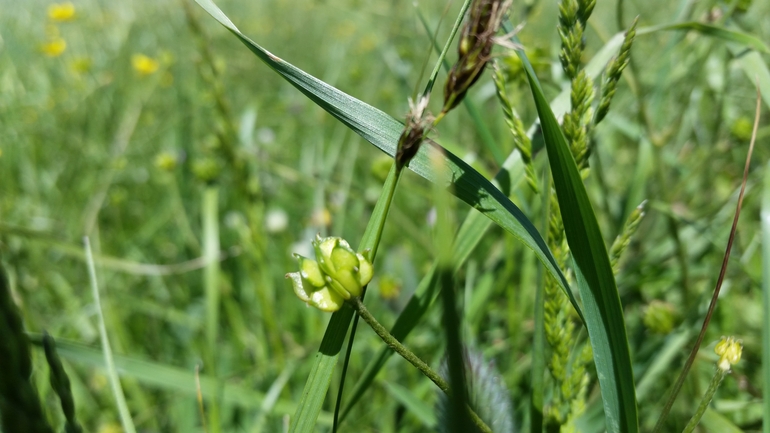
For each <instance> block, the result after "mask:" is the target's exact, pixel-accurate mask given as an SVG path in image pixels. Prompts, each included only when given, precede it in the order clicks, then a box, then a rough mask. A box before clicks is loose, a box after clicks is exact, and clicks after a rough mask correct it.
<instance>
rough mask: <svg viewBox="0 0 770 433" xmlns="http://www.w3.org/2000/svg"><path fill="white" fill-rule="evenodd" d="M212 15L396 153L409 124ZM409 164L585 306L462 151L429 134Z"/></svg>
mask: <svg viewBox="0 0 770 433" xmlns="http://www.w3.org/2000/svg"><path fill="white" fill-rule="evenodd" d="M195 1H196V2H197V3H198V4H199V5H200V6H201V7H203V8H204V9H205V10H206V11H207V12H208V13H209V14H211V16H213V17H214V18H216V19H217V21H219V22H220V24H222V25H223V26H225V27H226V28H227V29H228V30H230V32H232V33H233V34H234V35H235V36H237V37H238V39H240V40H241V42H243V43H244V44H245V45H246V46H247V47H248V48H249V49H250V50H251V51H252V52H253V53H254V54H256V55H257V57H259V58H260V60H262V61H263V62H264V63H265V64H267V65H268V66H269V67H270V68H272V69H273V70H274V71H275V72H277V73H278V74H280V75H281V76H282V77H283V78H285V79H286V80H287V81H289V82H290V83H291V84H292V85H294V86H295V87H296V88H297V89H298V90H300V91H301V92H302V93H303V94H305V96H307V97H308V98H310V99H311V100H312V101H313V102H315V103H316V104H317V105H318V106H320V107H321V108H323V109H324V110H326V111H327V112H328V113H329V114H331V115H332V116H334V117H335V118H337V119H338V120H339V121H340V122H342V123H343V124H345V125H346V126H348V127H349V128H351V129H352V130H353V131H354V132H356V133H357V134H359V135H360V136H361V137H363V138H364V139H365V140H367V141H368V142H370V143H372V144H373V145H374V146H375V147H377V148H379V149H380V150H382V151H383V152H385V153H387V154H388V155H391V156H393V155H395V152H396V143H397V142H398V137H399V135H400V134H401V131H402V129H403V125H402V124H401V122H399V121H397V120H396V119H394V118H392V117H391V116H389V115H388V114H386V113H384V112H383V111H381V110H378V109H376V108H374V107H372V106H370V105H368V104H366V103H364V102H363V101H360V100H358V99H356V98H354V97H352V96H350V95H348V94H346V93H344V92H342V91H340V90H338V89H336V88H334V87H332V86H330V85H328V84H326V83H324V82H323V81H321V80H319V79H317V78H315V77H313V76H311V75H309V74H307V73H305V72H304V71H302V70H300V69H298V68H296V67H295V66H293V65H291V64H290V63H288V62H286V61H284V60H282V59H280V58H278V57H276V56H275V55H274V54H272V53H270V52H269V51H267V50H265V49H264V48H262V47H260V46H259V45H257V44H256V43H254V42H253V41H252V40H251V39H249V38H247V37H246V36H244V35H243V34H242V33H241V32H240V31H239V30H238V28H237V27H235V25H234V24H233V23H232V22H231V21H230V19H229V18H227V16H225V15H224V13H222V11H221V10H219V8H218V7H217V6H216V5H215V4H214V3H213V2H212V1H211V0H195ZM432 158H437V159H439V160H443V162H444V164H445V165H446V167H447V168H448V170H447V171H446V173H447V175H446V176H440V175H438V174H437V173H436V172H435V170H434V169H433V168H432V166H431V163H430V161H431V159H432ZM409 168H410V169H411V170H412V171H414V172H415V173H417V174H418V175H420V176H422V177H424V178H425V179H427V180H429V181H431V182H434V183H439V184H442V185H446V186H447V187H451V188H450V190H451V191H453V194H454V195H456V196H457V197H458V198H460V199H461V200H463V201H464V202H466V203H468V204H470V205H471V206H473V207H474V208H476V209H477V210H478V211H480V212H482V213H483V214H484V215H486V216H487V217H488V218H489V219H491V220H492V221H494V222H495V223H497V224H498V225H500V227H502V228H503V229H505V230H506V231H508V232H509V233H511V234H512V235H514V236H515V237H516V238H517V239H519V240H521V241H522V242H524V244H525V245H527V246H528V247H529V248H531V249H532V250H533V251H534V252H535V254H536V255H537V257H538V259H540V261H541V262H542V263H543V264H544V265H545V267H546V269H547V270H548V272H549V273H550V274H551V275H553V277H554V278H555V279H556V280H557V281H559V282H560V284H561V286H562V289H563V290H564V291H565V293H566V294H567V295H568V296H569V297H570V301H571V302H572V304H573V306H574V307H575V309H576V310H577V311H578V313H579V314H582V313H581V310H580V307H579V306H578V304H577V302H576V301H575V299H574V297H573V296H572V292H571V291H570V290H568V287H569V284H568V283H567V280H566V279H565V278H564V275H563V274H562V272H561V270H560V269H559V267H558V265H557V264H556V260H555V259H554V258H553V255H552V254H551V252H550V250H549V249H548V246H547V245H546V243H545V241H544V240H543V238H542V236H540V233H538V231H537V230H536V229H535V226H534V225H533V224H532V222H531V221H529V219H527V217H526V216H525V215H524V213H522V212H521V210H520V209H519V208H518V207H516V205H514V204H513V202H511V201H510V200H509V199H508V197H506V196H505V195H504V194H503V193H502V192H501V191H500V190H499V189H497V188H495V187H494V186H493V185H492V184H491V183H490V182H489V181H488V180H487V179H485V178H484V176H482V175H481V174H480V173H479V172H477V171H476V170H474V169H473V168H471V167H470V166H469V165H468V164H466V163H465V162H464V161H463V160H462V159H460V158H458V157H457V156H456V155H453V154H452V153H450V152H448V151H446V150H445V149H443V148H441V146H439V145H438V144H436V143H435V142H433V141H430V140H427V141H426V143H425V144H424V145H423V146H422V147H421V148H420V151H419V152H418V153H417V155H416V156H415V157H414V159H412V161H411V162H410V163H409Z"/></svg>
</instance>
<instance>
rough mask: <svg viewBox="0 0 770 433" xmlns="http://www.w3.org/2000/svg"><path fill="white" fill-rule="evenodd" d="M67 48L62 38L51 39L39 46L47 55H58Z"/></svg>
mask: <svg viewBox="0 0 770 433" xmlns="http://www.w3.org/2000/svg"><path fill="white" fill-rule="evenodd" d="M66 49H67V41H65V40H64V39H62V38H56V39H51V40H50V41H49V42H46V43H44V44H43V45H41V46H40V51H42V52H43V54H45V55H46V56H48V57H59V56H60V55H61V54H62V53H63V52H64V50H66Z"/></svg>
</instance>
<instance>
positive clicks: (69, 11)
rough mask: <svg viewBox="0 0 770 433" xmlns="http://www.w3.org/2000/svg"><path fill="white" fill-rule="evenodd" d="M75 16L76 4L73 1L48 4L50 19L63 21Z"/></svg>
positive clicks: (58, 21) (70, 19)
mask: <svg viewBox="0 0 770 433" xmlns="http://www.w3.org/2000/svg"><path fill="white" fill-rule="evenodd" d="M74 18H75V5H74V4H72V2H64V3H54V4H52V5H51V6H48V19H50V20H51V21H54V22H57V23H62V22H65V21H72V20H73V19H74Z"/></svg>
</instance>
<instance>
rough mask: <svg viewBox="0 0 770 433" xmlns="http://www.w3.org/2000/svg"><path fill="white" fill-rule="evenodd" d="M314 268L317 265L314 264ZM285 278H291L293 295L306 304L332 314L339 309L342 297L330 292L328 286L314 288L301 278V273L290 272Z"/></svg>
mask: <svg viewBox="0 0 770 433" xmlns="http://www.w3.org/2000/svg"><path fill="white" fill-rule="evenodd" d="M309 262H312V263H316V262H315V260H310V259H306V263H309ZM316 266H318V264H317V263H316ZM286 278H291V283H292V286H293V287H294V294H296V295H297V297H298V298H299V299H301V300H302V301H303V302H305V303H306V304H308V305H310V306H312V307H316V308H318V309H319V310H321V311H326V312H328V313H333V312H335V311H337V310H339V309H340V308H342V304H343V303H345V300H344V299H342V296H340V295H339V294H337V292H335V291H334V290H331V289H330V288H329V287H328V286H321V287H317V286H314V285H313V284H312V283H311V282H310V280H308V279H306V278H303V277H302V271H300V272H290V273H288V274H286Z"/></svg>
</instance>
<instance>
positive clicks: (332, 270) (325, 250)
mask: <svg viewBox="0 0 770 433" xmlns="http://www.w3.org/2000/svg"><path fill="white" fill-rule="evenodd" d="M313 247H314V248H315V255H316V259H318V265H319V266H320V267H321V270H322V271H323V272H324V273H325V274H326V276H327V278H326V281H327V283H328V284H329V285H331V287H332V288H333V289H334V290H336V291H337V292H338V293H339V294H340V295H341V296H342V297H343V298H345V299H346V300H347V299H350V298H352V297H355V296H360V295H361V292H362V290H363V287H364V286H365V285H367V284H368V283H369V281H371V279H372V274H373V269H372V264H371V263H369V261H368V260H366V258H365V257H364V256H363V255H362V254H360V253H356V252H355V251H353V249H352V248H350V244H348V243H347V242H346V241H345V240H344V239H342V238H337V237H328V238H321V236H316V239H315V241H313Z"/></svg>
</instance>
